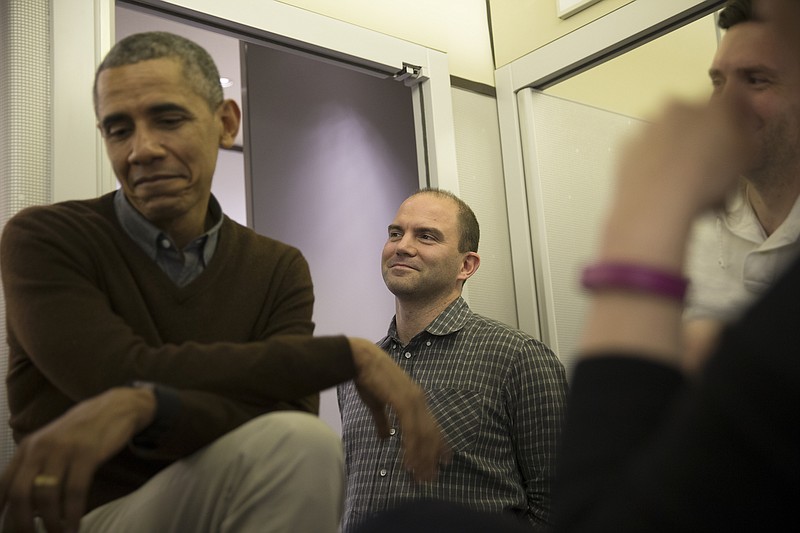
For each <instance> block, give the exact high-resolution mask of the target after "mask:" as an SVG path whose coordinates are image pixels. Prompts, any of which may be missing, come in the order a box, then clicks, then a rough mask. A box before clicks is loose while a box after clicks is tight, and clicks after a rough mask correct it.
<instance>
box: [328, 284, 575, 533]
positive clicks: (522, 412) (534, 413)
mask: <svg viewBox="0 0 800 533" xmlns="http://www.w3.org/2000/svg"><path fill="white" fill-rule="evenodd" d="M379 345H380V346H381V348H383V349H384V350H386V351H387V352H388V353H389V354H390V355H391V356H392V359H394V361H395V362H396V363H397V364H398V365H400V367H401V368H403V370H405V371H406V372H407V373H408V375H409V376H411V377H412V378H413V379H414V380H415V381H416V382H417V383H419V384H420V386H422V387H423V389H425V391H426V393H427V397H428V402H429V404H430V408H431V410H432V412H433V414H434V415H435V416H436V418H437V420H438V422H439V424H440V426H441V427H442V430H443V431H444V433H445V436H446V438H447V440H448V442H449V444H450V446H451V447H452V449H453V459H452V462H451V463H450V464H449V465H447V466H444V467H442V469H441V470H440V472H439V476H438V478H437V480H436V481H435V482H432V483H423V484H419V483H415V482H414V481H413V480H412V478H411V476H410V475H409V474H408V473H407V472H406V471H405V470H403V466H402V457H401V449H400V441H401V439H402V432H401V431H400V430H399V427H398V426H397V422H396V419H394V418H393V417H392V419H391V422H392V427H393V429H392V433H393V434H392V436H390V437H389V438H387V439H385V440H383V441H382V440H380V439H378V438H377V436H376V434H375V429H374V424H373V422H372V417H371V415H370V413H369V411H368V409H367V408H366V406H364V404H363V403H362V402H361V399H360V398H359V397H358V393H357V392H356V390H355V387H354V385H353V383H352V382H348V383H345V384H343V385H340V387H339V390H338V393H339V408H340V410H341V414H342V431H343V439H344V445H345V454H346V463H347V494H346V500H345V512H344V519H343V520H344V521H343V529H342V531H343V532H344V533H348V532H349V531H352V530H353V528H355V527H356V526H357V525H359V524H360V523H361V522H362V521H363V520H364V519H365V518H367V517H369V516H370V515H371V514H373V513H376V512H379V511H383V510H386V509H389V508H391V507H393V506H395V505H396V504H398V503H399V502H402V501H404V500H409V499H416V498H435V499H440V500H448V501H452V502H456V503H461V504H465V505H467V506H468V507H470V508H473V509H476V510H482V511H495V512H500V511H513V512H516V513H517V514H519V515H520V516H525V517H526V518H527V519H528V520H529V521H530V522H531V524H533V525H538V524H547V523H548V522H549V517H550V486H551V478H552V475H553V469H554V459H555V451H556V447H557V439H558V436H559V434H560V430H561V423H562V418H563V411H564V405H565V402H566V394H567V380H566V375H565V372H564V367H563V366H562V365H561V363H560V362H559V360H558V358H557V357H556V356H555V354H553V352H552V351H551V350H550V349H549V348H548V347H547V346H545V345H544V344H542V343H541V342H539V341H537V340H536V339H534V338H532V337H530V336H529V335H526V334H525V333H523V332H521V331H519V330H515V329H512V328H510V327H508V326H506V325H504V324H502V323H500V322H497V321H494V320H490V319H488V318H485V317H482V316H480V315H477V314H475V313H473V312H472V311H471V310H470V309H469V306H467V304H466V302H465V301H464V300H463V299H462V298H458V299H456V300H455V301H454V302H453V303H452V304H450V306H448V308H447V309H445V311H444V312H442V314H440V315H439V316H438V317H437V318H436V319H435V320H434V321H433V322H432V323H431V324H430V325H429V326H428V327H427V328H426V329H425V331H423V332H421V333H420V334H418V335H417V336H416V337H414V338H413V339H412V340H411V342H409V343H408V345H406V346H401V344H400V342H399V341H398V339H397V332H396V325H395V321H394V320H393V321H392V324H391V326H390V328H389V332H388V336H387V337H385V338H384V339H383V340H381V341H380V343H379Z"/></svg>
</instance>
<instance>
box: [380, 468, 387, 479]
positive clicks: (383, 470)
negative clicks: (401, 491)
mask: <svg viewBox="0 0 800 533" xmlns="http://www.w3.org/2000/svg"><path fill="white" fill-rule="evenodd" d="M379 473H380V475H381V477H386V469H385V468H381V471H380V472H379Z"/></svg>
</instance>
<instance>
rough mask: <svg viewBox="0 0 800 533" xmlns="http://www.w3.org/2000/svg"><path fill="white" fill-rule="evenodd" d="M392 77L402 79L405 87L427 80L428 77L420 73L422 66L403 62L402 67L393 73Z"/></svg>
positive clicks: (397, 79)
mask: <svg viewBox="0 0 800 533" xmlns="http://www.w3.org/2000/svg"><path fill="white" fill-rule="evenodd" d="M394 79H395V80H396V81H402V82H403V83H404V84H405V85H406V86H407V87H413V86H414V85H417V84H419V83H422V82H423V81H425V80H427V79H428V77H427V76H424V75H423V74H422V67H418V66H417V65H412V64H411V63H406V62H403V68H401V69H400V70H398V71H397V72H396V73H395V75H394Z"/></svg>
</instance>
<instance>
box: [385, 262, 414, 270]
mask: <svg viewBox="0 0 800 533" xmlns="http://www.w3.org/2000/svg"><path fill="white" fill-rule="evenodd" d="M389 268H390V269H391V268H401V269H407V270H419V269H417V268H415V267H413V266H411V265H409V264H406V263H392V264H390V265H389Z"/></svg>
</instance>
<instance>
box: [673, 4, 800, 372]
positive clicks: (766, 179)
mask: <svg viewBox="0 0 800 533" xmlns="http://www.w3.org/2000/svg"><path fill="white" fill-rule="evenodd" d="M799 18H800V2H798V1H797V0H757V1H752V0H729V1H728V2H727V3H726V6H725V8H724V9H723V10H722V12H721V13H720V17H719V23H720V26H721V27H722V28H725V29H726V30H727V31H726V32H725V35H724V37H723V39H722V42H721V43H720V46H719V49H718V50H717V53H716V55H715V57H714V60H713V62H712V65H711V68H710V69H709V74H710V77H711V82H712V84H713V87H714V92H713V97H712V99H721V98H724V99H738V100H741V101H742V102H744V103H745V104H746V105H747V106H748V107H749V108H750V109H752V110H753V113H754V114H755V115H756V118H757V120H758V126H759V128H758V135H757V138H756V143H757V150H758V155H757V157H756V158H755V160H754V162H753V164H752V165H751V166H750V167H749V168H747V169H746V171H745V173H744V175H743V176H742V180H741V184H740V187H739V189H738V191H737V192H736V194H735V195H734V196H733V197H732V198H731V199H730V200H729V201H728V203H727V205H726V206H725V208H724V209H718V210H716V211H715V212H713V213H711V214H709V215H708V216H707V217H705V218H704V219H702V220H701V221H700V222H699V223H698V224H697V225H696V228H695V234H694V237H693V239H692V242H691V246H690V255H689V261H688V273H689V277H690V279H691V280H692V284H691V286H690V291H689V298H688V302H687V313H686V316H687V319H688V320H687V332H688V335H687V337H688V340H689V343H690V347H691V348H692V350H691V351H690V353H689V356H688V358H687V365H688V366H689V368H692V369H695V368H697V367H700V366H702V364H703V361H704V356H705V355H706V354H708V353H709V352H710V346H712V345H713V343H714V342H715V339H716V336H717V333H718V331H719V330H720V329H721V328H722V326H723V325H724V324H726V323H730V322H732V321H734V320H735V319H737V318H738V317H739V316H740V315H741V313H742V312H743V311H744V310H745V309H746V308H747V307H748V306H749V305H750V304H751V303H752V302H753V301H754V300H755V299H756V298H757V297H758V296H759V295H761V294H762V293H763V292H764V291H765V290H766V289H767V288H768V287H770V286H771V285H772V284H773V283H774V282H775V280H776V279H778V277H780V275H781V274H782V273H783V271H784V269H785V268H786V267H787V266H788V265H789V264H790V263H791V262H792V260H793V259H794V258H795V257H797V255H798V254H799V253H800V149H798V147H800V55H798V52H799V51H800V34H798V32H797V28H796V24H797V21H798V19H799Z"/></svg>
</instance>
